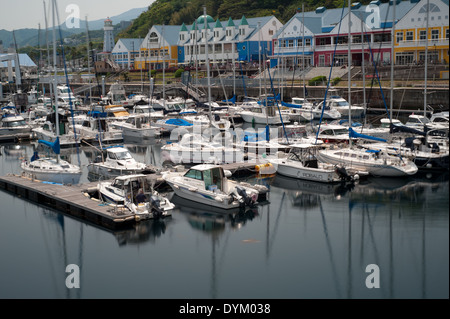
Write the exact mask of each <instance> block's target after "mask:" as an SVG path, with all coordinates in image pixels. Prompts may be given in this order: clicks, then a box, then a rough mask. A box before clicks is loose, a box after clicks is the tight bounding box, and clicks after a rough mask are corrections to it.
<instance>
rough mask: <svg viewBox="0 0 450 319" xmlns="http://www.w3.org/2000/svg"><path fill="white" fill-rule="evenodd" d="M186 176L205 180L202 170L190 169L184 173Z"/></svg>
mask: <svg viewBox="0 0 450 319" xmlns="http://www.w3.org/2000/svg"><path fill="white" fill-rule="evenodd" d="M184 176H185V177H189V178H193V179H199V180H203V177H202V172H201V171H198V170H196V169H190V170H189V171H188V172H187V173H186V174H184Z"/></svg>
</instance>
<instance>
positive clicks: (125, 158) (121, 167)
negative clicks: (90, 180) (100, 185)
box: [88, 146, 155, 177]
mask: <svg viewBox="0 0 450 319" xmlns="http://www.w3.org/2000/svg"><path fill="white" fill-rule="evenodd" d="M104 153H105V154H102V155H101V156H97V157H96V158H95V160H94V162H92V163H89V164H88V171H89V173H91V174H95V175H101V176H107V177H115V176H119V175H131V174H144V173H147V174H148V173H154V172H155V171H154V169H153V168H152V167H151V166H149V165H147V164H145V163H141V162H138V161H136V160H135V159H134V158H133V156H132V155H131V153H130V151H129V150H128V149H126V148H125V147H116V146H115V147H107V148H106V149H105V150H104Z"/></svg>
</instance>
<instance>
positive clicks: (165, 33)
mask: <svg viewBox="0 0 450 319" xmlns="http://www.w3.org/2000/svg"><path fill="white" fill-rule="evenodd" d="M163 27H164V30H163ZM153 28H155V29H156V30H157V31H158V33H159V34H160V35H161V37H162V38H164V40H165V41H166V43H167V44H168V45H177V43H178V37H179V34H180V26H179V25H164V26H163V25H154V26H153V27H152V29H153Z"/></svg>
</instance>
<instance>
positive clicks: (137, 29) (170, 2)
mask: <svg viewBox="0 0 450 319" xmlns="http://www.w3.org/2000/svg"><path fill="white" fill-rule="evenodd" d="M360 2H361V3H363V4H368V3H369V2H370V0H364V1H360ZM302 4H304V5H305V11H310V10H315V9H316V8H317V7H321V6H325V7H326V8H337V7H342V5H345V6H347V4H348V0H190V1H186V0H156V1H155V2H154V3H153V4H152V5H151V6H150V7H149V10H147V11H145V12H143V13H142V14H141V15H140V16H139V17H138V18H137V19H136V20H134V22H133V24H132V25H131V26H130V27H129V28H127V29H126V30H125V31H123V32H121V33H120V34H119V37H122V38H125V37H127V38H128V37H131V38H137V37H145V35H146V34H147V32H148V30H149V29H150V28H151V27H152V25H154V24H159V25H161V24H165V25H181V24H182V23H183V22H184V23H186V24H191V23H192V22H193V21H194V20H195V19H196V18H198V17H199V16H200V15H202V14H203V6H205V5H206V11H207V14H208V15H210V16H212V17H213V18H214V19H220V20H226V19H228V18H229V17H231V18H232V19H240V18H242V15H245V17H246V18H253V17H261V16H268V15H274V16H276V17H277V18H278V19H279V20H280V21H281V22H282V23H286V22H287V21H288V20H289V19H290V18H291V17H292V16H293V15H294V14H295V13H296V11H297V10H301V8H302Z"/></svg>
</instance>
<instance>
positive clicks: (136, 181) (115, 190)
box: [97, 174, 175, 220]
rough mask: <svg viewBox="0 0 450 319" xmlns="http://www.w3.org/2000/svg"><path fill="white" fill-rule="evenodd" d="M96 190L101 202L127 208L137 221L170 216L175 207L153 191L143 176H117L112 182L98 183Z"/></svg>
mask: <svg viewBox="0 0 450 319" xmlns="http://www.w3.org/2000/svg"><path fill="white" fill-rule="evenodd" d="M97 190H98V193H99V196H100V198H101V200H103V201H104V202H106V203H108V204H111V205H114V206H121V207H126V208H128V209H129V210H130V212H132V213H133V214H135V216H136V219H137V220H141V219H152V218H162V217H167V216H170V215H172V212H171V211H172V209H173V208H174V207H175V205H174V204H173V203H171V202H170V201H169V200H168V199H167V198H166V197H164V196H162V195H160V194H159V193H158V192H156V191H155V190H153V188H152V181H151V180H150V179H148V178H147V176H146V175H144V174H133V175H124V176H118V177H116V178H115V179H114V180H113V181H102V182H99V183H98V184H97Z"/></svg>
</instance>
